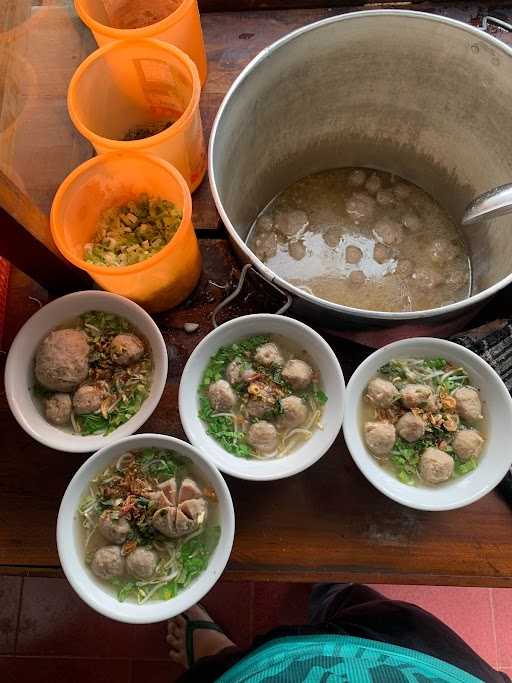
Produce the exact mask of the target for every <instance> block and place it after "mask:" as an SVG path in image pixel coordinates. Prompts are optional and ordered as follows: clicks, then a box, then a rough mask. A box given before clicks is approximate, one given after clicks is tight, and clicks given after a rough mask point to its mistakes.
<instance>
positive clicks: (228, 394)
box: [208, 379, 236, 412]
mask: <svg viewBox="0 0 512 683" xmlns="http://www.w3.org/2000/svg"><path fill="white" fill-rule="evenodd" d="M208 400H209V401H210V405H211V407H212V408H213V409H214V410H216V411H218V412H219V411H220V412H222V411H224V410H231V408H232V407H233V406H234V405H235V403H236V394H235V392H234V391H233V389H232V388H231V385H230V384H229V383H228V382H226V380H225V379H219V380H217V381H216V382H212V383H211V384H210V386H209V387H208Z"/></svg>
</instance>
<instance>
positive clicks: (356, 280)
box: [348, 270, 366, 285]
mask: <svg viewBox="0 0 512 683" xmlns="http://www.w3.org/2000/svg"><path fill="white" fill-rule="evenodd" d="M348 281H349V282H350V284H351V285H362V284H363V283H364V282H365V281H366V275H365V274H364V272H363V271H362V270H353V271H352V272H351V273H350V275H349V276H348Z"/></svg>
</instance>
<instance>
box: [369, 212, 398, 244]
mask: <svg viewBox="0 0 512 683" xmlns="http://www.w3.org/2000/svg"><path fill="white" fill-rule="evenodd" d="M374 233H375V235H376V237H377V238H378V239H379V240H380V241H381V242H384V244H386V245H387V246H390V245H392V244H399V243H400V242H401V241H402V227H401V225H400V224H399V223H397V222H396V221H392V220H388V219H386V218H382V219H381V220H380V221H377V222H376V223H375V228H374Z"/></svg>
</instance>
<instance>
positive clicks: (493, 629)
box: [487, 588, 501, 669]
mask: <svg viewBox="0 0 512 683" xmlns="http://www.w3.org/2000/svg"><path fill="white" fill-rule="evenodd" d="M487 590H488V591H489V605H490V608H491V624H492V635H493V637H494V648H495V650H496V668H497V669H499V668H500V666H501V664H500V660H499V657H498V635H497V633H496V621H495V619H494V593H493V592H492V588H488V589H487Z"/></svg>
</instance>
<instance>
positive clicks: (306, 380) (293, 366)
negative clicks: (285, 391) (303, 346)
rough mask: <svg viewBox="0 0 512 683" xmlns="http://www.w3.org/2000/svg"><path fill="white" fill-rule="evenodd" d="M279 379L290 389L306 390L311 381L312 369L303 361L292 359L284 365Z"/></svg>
mask: <svg viewBox="0 0 512 683" xmlns="http://www.w3.org/2000/svg"><path fill="white" fill-rule="evenodd" d="M281 377H282V378H283V379H284V381H285V382H288V384H289V385H290V386H291V387H292V389H295V390H297V389H306V388H307V387H308V386H309V385H310V384H311V380H312V379H313V368H312V367H311V366H310V365H308V364H307V363H305V362H304V361H303V360H298V359H297V358H292V359H291V360H289V361H288V362H287V363H286V364H285V366H284V368H283V372H282V373H281Z"/></svg>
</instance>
